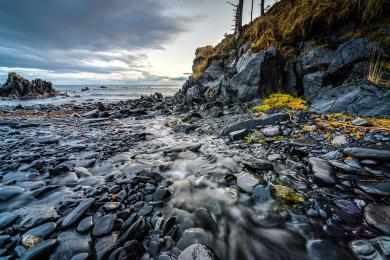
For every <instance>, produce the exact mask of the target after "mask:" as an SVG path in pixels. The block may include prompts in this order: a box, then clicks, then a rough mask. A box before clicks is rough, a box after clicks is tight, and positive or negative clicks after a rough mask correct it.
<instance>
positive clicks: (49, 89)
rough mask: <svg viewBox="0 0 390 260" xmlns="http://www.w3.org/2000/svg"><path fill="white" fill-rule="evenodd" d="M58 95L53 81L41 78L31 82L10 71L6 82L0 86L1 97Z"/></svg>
mask: <svg viewBox="0 0 390 260" xmlns="http://www.w3.org/2000/svg"><path fill="white" fill-rule="evenodd" d="M56 95H58V92H57V91H56V90H55V89H54V88H53V85H52V83H51V82H47V81H44V80H41V79H35V80H33V81H31V82H30V81H28V80H26V79H24V78H22V77H21V76H20V75H18V74H16V73H15V72H10V73H9V74H8V79H7V81H6V82H5V84H4V85H3V86H1V87H0V97H12V98H40V97H50V96H56Z"/></svg>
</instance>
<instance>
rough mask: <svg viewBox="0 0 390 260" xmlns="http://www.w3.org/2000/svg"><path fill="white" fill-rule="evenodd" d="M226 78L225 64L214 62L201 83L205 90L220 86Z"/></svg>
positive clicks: (203, 75)
mask: <svg viewBox="0 0 390 260" xmlns="http://www.w3.org/2000/svg"><path fill="white" fill-rule="evenodd" d="M224 77H225V74H224V70H223V64H222V62H221V61H218V60H214V61H212V62H211V64H210V65H209V66H208V68H207V69H206V70H205V72H204V73H203V74H202V76H201V77H200V78H199V80H198V81H199V83H200V85H202V86H203V87H204V88H205V89H208V88H209V87H215V86H218V85H220V83H221V81H222V79H223V78H224Z"/></svg>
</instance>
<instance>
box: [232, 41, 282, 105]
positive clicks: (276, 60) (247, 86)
mask: <svg viewBox="0 0 390 260" xmlns="http://www.w3.org/2000/svg"><path fill="white" fill-rule="evenodd" d="M282 65H283V60H282V59H281V57H280V56H279V54H278V52H277V50H276V48H270V49H268V50H266V51H261V52H259V53H252V51H248V52H247V53H246V54H244V55H243V56H242V57H241V59H240V60H239V61H238V62H237V65H236V68H237V74H236V75H234V76H233V77H232V79H231V80H230V81H229V87H230V89H231V90H232V92H233V93H235V95H234V96H233V100H236V101H250V100H253V99H255V98H258V97H267V96H268V95H270V94H272V93H275V92H277V91H279V90H281V89H282V81H283V79H282V78H283V76H282V73H281V68H282Z"/></svg>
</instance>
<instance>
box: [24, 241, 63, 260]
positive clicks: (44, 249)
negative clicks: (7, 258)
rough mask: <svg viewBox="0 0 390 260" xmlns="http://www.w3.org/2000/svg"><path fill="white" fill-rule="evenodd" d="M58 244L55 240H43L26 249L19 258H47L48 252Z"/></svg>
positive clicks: (30, 259)
mask: <svg viewBox="0 0 390 260" xmlns="http://www.w3.org/2000/svg"><path fill="white" fill-rule="evenodd" d="M57 245H58V242H57V240H55V239H49V240H45V241H43V242H41V243H39V244H38V245H36V246H34V247H33V248H31V249H29V250H27V251H26V252H25V253H24V254H23V255H22V256H21V257H20V259H21V260H37V259H48V257H49V255H50V253H51V252H52V251H53V249H54V248H56V247H57Z"/></svg>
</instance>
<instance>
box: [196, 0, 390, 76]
mask: <svg viewBox="0 0 390 260" xmlns="http://www.w3.org/2000/svg"><path fill="white" fill-rule="evenodd" d="M388 5H389V3H388V0H281V1H279V2H278V3H276V4H275V5H274V6H273V7H271V9H270V10H269V11H268V12H267V13H266V14H265V15H264V16H262V17H259V18H257V19H255V20H254V21H253V22H252V23H250V24H249V25H246V26H244V27H243V33H242V36H241V37H240V38H239V39H238V40H236V39H235V37H234V35H227V36H226V37H225V39H223V41H222V42H221V43H220V44H218V45H217V46H216V47H215V48H213V51H212V52H210V53H208V57H207V60H208V62H207V64H209V61H210V60H212V59H224V58H226V57H229V56H230V57H231V56H234V55H232V51H234V50H236V49H237V46H240V45H242V44H250V45H251V47H252V49H253V50H254V51H255V52H257V51H260V50H264V49H268V48H269V47H271V46H275V47H276V48H277V49H278V50H279V51H280V53H281V54H283V55H285V56H287V55H290V54H292V53H294V52H296V50H297V46H298V44H299V43H300V42H301V41H305V40H312V39H313V37H320V38H321V36H324V35H327V34H328V33H330V32H332V31H334V30H335V29H337V28H339V27H340V26H341V25H343V24H344V23H345V22H346V21H348V20H350V19H354V20H355V21H357V23H358V28H357V29H361V28H366V27H367V25H373V24H375V23H376V22H378V21H386V18H385V19H384V17H385V12H386V10H388V9H387V8H388ZM204 64H206V62H205V63H204ZM204 64H203V65H202V66H200V68H199V72H198V70H197V72H196V73H194V74H195V76H199V75H201V74H202V73H203V72H202V69H203V68H204V66H205V65H204Z"/></svg>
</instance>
